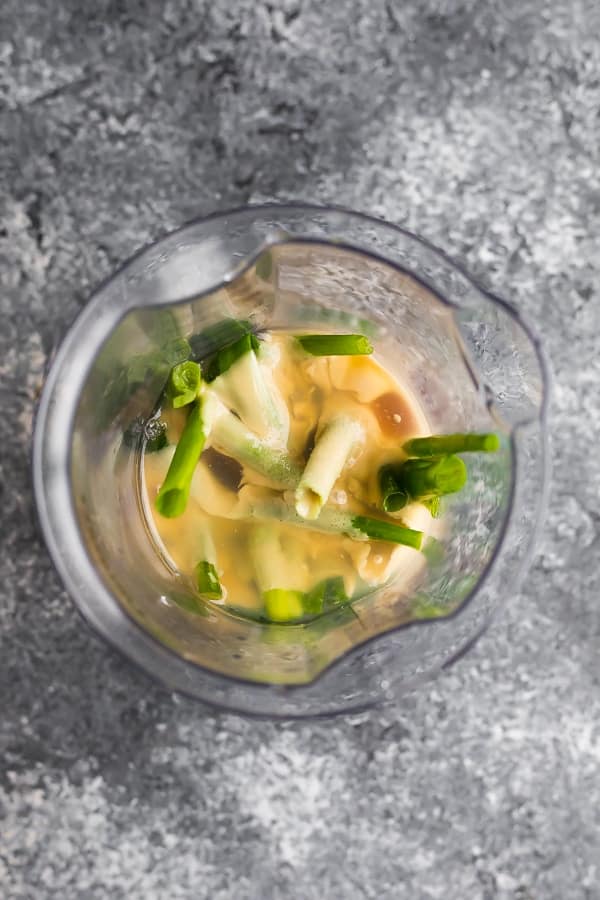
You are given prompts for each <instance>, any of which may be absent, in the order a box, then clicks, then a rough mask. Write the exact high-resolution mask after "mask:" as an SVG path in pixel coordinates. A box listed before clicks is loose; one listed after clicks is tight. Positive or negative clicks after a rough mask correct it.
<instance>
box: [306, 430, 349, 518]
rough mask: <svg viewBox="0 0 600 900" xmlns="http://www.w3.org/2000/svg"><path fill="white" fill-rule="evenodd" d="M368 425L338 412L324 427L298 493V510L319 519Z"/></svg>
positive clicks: (308, 516) (307, 464)
mask: <svg viewBox="0 0 600 900" xmlns="http://www.w3.org/2000/svg"><path fill="white" fill-rule="evenodd" d="M364 434H365V432H364V428H363V427H362V425H361V424H360V422H357V421H355V420H354V419H352V418H350V416H337V417H336V418H334V419H332V420H331V421H330V422H327V424H326V425H325V427H324V428H323V429H322V431H321V434H320V435H319V437H318V440H317V442H316V444H315V446H314V447H313V450H312V453H311V454H310V457H309V459H308V462H307V463H306V467H305V469H304V472H303V473H302V477H301V479H300V483H299V484H298V487H297V488H296V493H295V495H294V498H295V503H296V512H297V513H298V515H299V516H302V517H303V518H304V519H316V518H317V517H318V515H319V513H320V512H321V510H322V508H323V506H324V505H325V503H327V500H328V498H329V494H330V493H331V490H332V488H333V485H334V484H335V482H336V481H337V479H338V478H339V477H340V475H341V473H342V470H343V468H344V466H345V465H346V462H347V460H348V457H349V456H350V453H351V452H352V449H353V447H354V446H355V445H356V444H357V443H358V442H359V441H361V440H363V439H364Z"/></svg>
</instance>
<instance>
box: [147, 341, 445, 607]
mask: <svg viewBox="0 0 600 900" xmlns="http://www.w3.org/2000/svg"><path fill="white" fill-rule="evenodd" d="M264 340H265V344H264V348H265V351H266V352H265V353H264V354H260V355H261V357H263V358H264V360H265V361H263V362H261V363H260V365H261V367H262V368H264V370H265V374H266V376H267V377H268V378H270V379H272V382H273V384H274V386H275V388H276V389H277V391H278V392H279V394H280V395H281V398H282V400H283V402H284V403H285V405H286V407H287V410H288V412H289V436H288V438H287V451H288V453H289V455H290V457H291V458H292V460H293V461H294V462H296V463H297V464H298V465H299V466H300V467H301V468H303V467H304V465H305V463H306V459H307V457H308V455H309V453H310V449H311V446H312V444H313V443H314V440H315V434H316V435H317V438H318V435H319V429H320V428H322V427H323V425H324V424H325V423H327V422H328V421H330V420H331V419H332V417H334V416H339V415H340V414H341V413H344V414H346V415H347V416H349V417H352V418H353V419H354V420H356V421H357V422H359V423H360V425H361V426H362V430H363V434H364V436H365V437H364V440H363V441H362V442H361V443H359V444H358V445H357V446H356V447H355V448H354V449H353V450H352V452H351V455H350V457H349V458H348V461H347V463H346V465H345V466H344V469H343V470H342V472H341V474H340V476H339V478H338V479H337V481H336V482H335V484H334V486H333V489H332V491H331V493H330V495H329V500H328V503H327V505H328V507H332V508H335V509H337V510H339V511H340V512H343V513H348V514H351V515H366V516H375V517H380V518H385V515H384V514H382V513H381V509H380V508H378V506H379V507H380V495H379V489H378V484H377V473H378V471H379V469H380V467H381V466H382V465H384V464H385V463H388V462H394V461H398V460H399V459H400V458H401V453H400V448H401V446H402V444H403V443H404V441H406V440H408V439H409V438H410V437H414V436H416V435H425V434H429V433H430V429H429V428H428V426H427V420H426V419H425V416H424V414H423V412H422V410H421V409H420V408H419V406H418V405H417V403H416V401H415V399H414V398H413V397H412V396H411V395H410V394H409V392H408V391H407V390H406V389H405V388H403V387H402V386H401V385H400V384H399V382H398V381H397V380H396V379H395V378H394V377H393V375H392V374H391V373H390V372H389V371H388V370H386V369H385V368H384V367H383V366H382V365H381V364H380V363H379V362H377V360H376V359H374V358H373V357H372V356H330V357H312V356H308V355H306V354H304V352H302V351H301V350H299V348H298V344H297V342H296V341H294V339H293V338H292V337H291V336H290V335H288V334H286V333H285V332H271V333H268V334H267V335H265V337H264ZM186 417H187V409H182V410H173V409H165V410H163V412H162V414H161V418H162V420H163V421H164V422H166V424H167V437H168V441H169V446H168V447H166V448H165V449H163V450H161V451H159V452H155V453H147V454H145V455H142V457H141V466H142V469H141V484H142V491H143V498H142V499H143V507H144V510H145V514H146V517H147V520H148V525H149V528H150V531H151V533H152V535H153V537H154V540H155V542H156V544H157V548H158V550H159V552H160V553H161V555H162V556H163V558H164V559H165V560H166V562H167V564H168V565H169V566H170V567H171V568H172V569H173V570H175V571H177V572H178V573H180V574H181V575H183V576H189V578H190V580H191V581H192V580H193V578H194V568H195V566H196V564H197V563H198V562H199V561H200V560H201V559H202V558H203V554H204V548H205V545H206V535H207V533H208V534H209V535H210V540H211V541H212V543H213V544H214V549H215V552H216V569H217V572H218V575H219V579H220V581H221V586H222V589H223V596H222V598H221V599H220V600H217V601H214V602H216V603H220V604H226V605H232V606H235V607H237V608H239V609H243V610H247V611H248V612H249V613H255V614H256V613H261V612H262V610H263V600H262V593H263V591H265V590H269V589H272V588H282V589H287V590H297V591H303V592H307V591H310V590H311V589H313V588H314V587H315V586H316V585H317V584H318V583H319V582H320V581H322V580H323V579H325V578H331V577H336V576H341V577H342V578H343V580H344V587H345V592H346V594H347V596H349V597H351V596H353V595H354V596H358V595H363V594H365V593H367V592H369V591H372V590H375V589H377V588H379V587H381V586H382V585H384V584H389V583H390V582H393V584H394V585H397V586H398V588H399V589H402V586H403V585H408V584H409V583H410V582H412V581H413V580H414V577H415V574H416V573H418V571H419V569H420V568H421V567H422V565H423V562H422V556H421V554H420V553H419V551H417V550H414V549H412V548H410V547H405V546H398V545H395V544H392V543H389V542H384V541H371V540H364V541H359V540H353V539H351V538H349V537H347V536H344V535H343V534H324V533H321V532H318V531H314V530H310V529H309V528H304V527H298V526H297V525H294V524H289V523H283V522H279V521H274V520H271V521H269V522H266V523H265V522H258V521H256V520H255V519H247V520H244V519H243V518H231V516H232V515H237V513H236V510H239V508H240V503H242V505H243V501H244V498H245V497H252V498H253V499H256V498H260V497H263V496H264V497H267V498H268V497H271V498H272V497H273V496H279V497H283V498H284V499H285V500H286V501H288V502H289V503H290V505H291V506H292V507H293V505H294V491H293V489H292V490H287V491H286V490H283V489H282V488H280V487H277V485H275V484H273V483H271V482H269V480H268V479H266V478H265V477H264V476H262V475H259V474H257V473H256V472H255V471H253V470H252V469H251V468H249V467H247V466H244V467H241V468H238V466H237V465H236V464H235V463H233V464H232V463H231V462H228V461H227V459H226V458H225V459H224V457H223V454H222V453H221V452H220V451H218V450H217V451H216V450H215V448H212V447H211V441H210V436H209V439H208V441H207V447H206V448H205V451H204V452H203V454H202V456H201V457H200V460H199V463H198V465H197V468H196V472H195V475H194V478H193V480H192V488H191V492H190V499H189V502H188V505H187V508H186V510H185V512H184V513H183V515H181V516H179V517H177V518H174V519H169V518H164V517H163V516H161V515H160V514H159V513H158V511H157V510H156V508H155V505H154V501H155V498H156V495H157V493H158V490H159V488H160V486H161V484H162V482H163V481H164V478H165V475H166V473H167V470H168V467H169V464H170V461H171V458H172V456H173V453H174V448H175V445H176V443H177V441H178V439H179V436H180V434H181V431H182V429H183V427H184V424H185V421H186ZM240 475H241V479H240V481H239V485H238V483H237V482H238V477H239V476H240ZM390 521H393V520H392V519H390ZM396 521H399V520H396ZM401 523H402V524H405V525H408V526H409V527H411V528H416V529H427V526H428V525H429V524H430V523H431V519H430V516H429V513H428V512H427V511H426V510H425V509H424V507H422V506H421V505H419V504H412V505H410V506H408V507H406V508H405V509H404V510H402V516H401ZM259 529H263V531H259ZM262 534H265V535H268V540H269V545H270V547H271V548H272V551H273V552H271V551H269V553H270V555H269V560H268V562H269V565H268V566H267V567H266V568H267V571H265V566H262V571H260V572H257V564H256V557H255V554H253V553H252V551H251V545H252V542H253V541H254V543H256V541H257V540H258V541H260V540H261V535H262Z"/></svg>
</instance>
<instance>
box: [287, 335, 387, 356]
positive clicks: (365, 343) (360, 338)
mask: <svg viewBox="0 0 600 900" xmlns="http://www.w3.org/2000/svg"><path fill="white" fill-rule="evenodd" d="M296 340H297V341H298V343H299V344H300V345H301V347H302V349H303V350H305V351H306V352H307V353H310V354H311V356H366V355H368V354H369V353H372V352H373V347H372V345H371V343H370V341H369V340H368V339H367V338H366V337H364V335H362V334H301V335H298V336H297V338H296Z"/></svg>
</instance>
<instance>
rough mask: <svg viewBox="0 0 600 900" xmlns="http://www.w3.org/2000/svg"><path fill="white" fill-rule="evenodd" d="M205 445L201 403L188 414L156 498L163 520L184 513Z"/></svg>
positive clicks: (195, 405) (197, 403)
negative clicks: (164, 517) (195, 471)
mask: <svg viewBox="0 0 600 900" xmlns="http://www.w3.org/2000/svg"><path fill="white" fill-rule="evenodd" d="M205 441H206V431H205V427H204V420H203V415H202V403H201V402H200V401H198V402H196V403H195V404H194V406H192V408H191V410H190V412H189V415H188V418H187V422H186V423H185V427H184V429H183V432H182V434H181V437H180V438H179V443H178V444H177V447H176V448H175V453H174V455H173V459H172V460H171V465H170V466H169V470H168V472H167V475H166V477H165V480H164V482H163V483H162V485H161V488H160V490H159V492H158V494H157V497H156V501H155V505H156V508H157V510H158V511H159V513H160V514H161V516H166V517H167V518H174V517H175V516H180V515H181V514H182V513H183V512H185V508H186V506H187V502H188V497H189V494H190V485H191V483H192V476H193V474H194V470H195V468H196V464H197V462H198V460H199V458H200V454H201V453H202V450H203V449H204V443H205Z"/></svg>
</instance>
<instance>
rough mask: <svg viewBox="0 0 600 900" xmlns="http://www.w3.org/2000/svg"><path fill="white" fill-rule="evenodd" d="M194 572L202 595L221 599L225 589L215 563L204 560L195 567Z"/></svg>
mask: <svg viewBox="0 0 600 900" xmlns="http://www.w3.org/2000/svg"><path fill="white" fill-rule="evenodd" d="M194 573H195V575H196V585H197V587H198V590H199V591H200V593H201V594H202V596H203V597H208V599H209V600H220V599H221V597H222V596H223V589H222V588H221V582H220V581H219V576H218V575H217V570H216V569H215V567H214V566H213V564H212V563H209V562H207V561H206V560H202V562H199V563H198V565H197V566H196V568H195V569H194Z"/></svg>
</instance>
